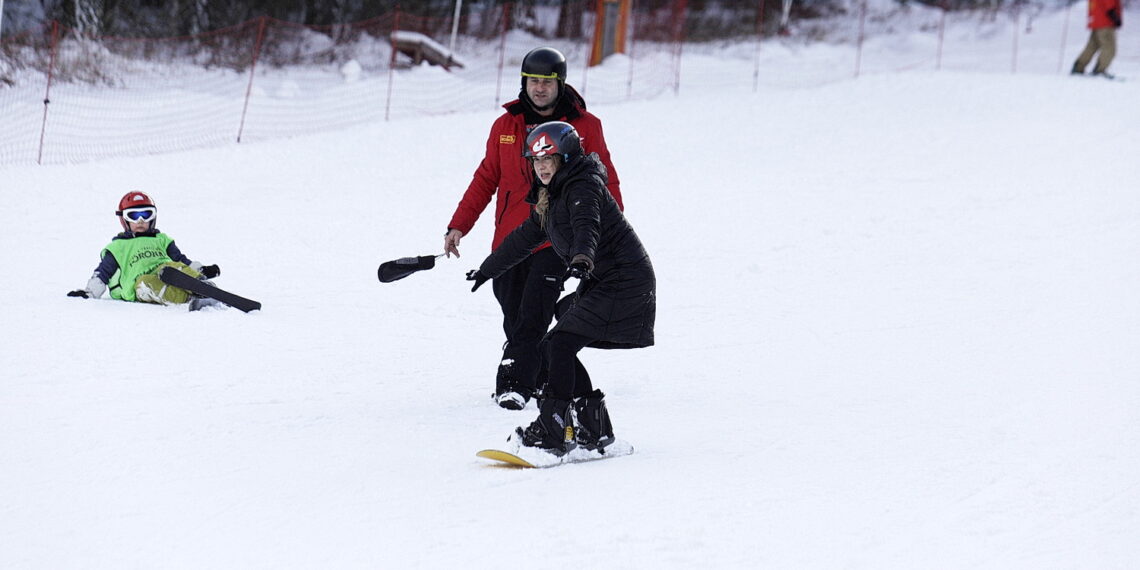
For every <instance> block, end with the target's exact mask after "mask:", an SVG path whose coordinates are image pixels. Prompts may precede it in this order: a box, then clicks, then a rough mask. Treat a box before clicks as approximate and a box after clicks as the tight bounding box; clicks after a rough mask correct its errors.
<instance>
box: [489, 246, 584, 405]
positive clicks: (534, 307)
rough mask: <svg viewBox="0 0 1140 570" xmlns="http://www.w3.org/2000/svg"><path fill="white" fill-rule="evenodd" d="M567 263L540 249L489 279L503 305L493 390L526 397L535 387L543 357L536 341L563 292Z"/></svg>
mask: <svg viewBox="0 0 1140 570" xmlns="http://www.w3.org/2000/svg"><path fill="white" fill-rule="evenodd" d="M564 273H566V264H565V263H564V262H563V261H562V258H560V257H558V254H557V253H555V252H554V249H553V248H549V247H548V248H546V249H541V250H539V251H537V252H535V253H534V254H531V256H530V257H528V258H526V260H524V261H523V262H522V263H519V264H518V265H516V266H514V267H512V268H511V269H510V270H508V271H507V272H506V273H504V274H502V275H500V276H499V277H497V278H496V279H495V280H494V281H493V282H492V288H493V289H494V291H495V298H496V299H498V300H499V306H500V307H502V309H503V332H504V333H506V335H507V342H506V344H504V345H503V358H502V360H501V361H500V364H499V371H498V374H497V375H496V378H495V393H496V394H502V393H503V392H507V391H515V392H519V393H521V394H523V395H525V396H527V397H528V398H529V397H530V396H531V395H532V394H533V393H534V390H535V388H536V387H538V377H539V374H540V372H541V370H542V358H541V353H540V352H539V348H538V345H539V343H540V342H541V341H542V337H543V336H545V335H546V330H547V329H548V328H550V321H551V320H553V319H554V305H555V303H557V302H558V296H559V294H560V293H561V292H562V276H563V274H564Z"/></svg>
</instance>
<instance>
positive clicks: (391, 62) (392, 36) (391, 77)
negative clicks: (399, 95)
mask: <svg viewBox="0 0 1140 570" xmlns="http://www.w3.org/2000/svg"><path fill="white" fill-rule="evenodd" d="M398 31H400V5H399V4H397V5H396V18H395V20H394V23H393V24H392V32H391V33H389V34H388V44H389V48H390V49H391V52H392V56H391V57H390V58H388V100H387V101H385V102H384V120H385V121H388V120H389V119H390V118H391V116H392V84H393V83H395V82H396V53H397V51H396V32H398Z"/></svg>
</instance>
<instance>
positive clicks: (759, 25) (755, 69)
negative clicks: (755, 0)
mask: <svg viewBox="0 0 1140 570" xmlns="http://www.w3.org/2000/svg"><path fill="white" fill-rule="evenodd" d="M757 10H758V11H759V13H758V14H756V61H755V63H754V64H753V66H752V92H753V93H755V92H757V91H759V90H760V40H762V39H764V0H760V7H759V8H757Z"/></svg>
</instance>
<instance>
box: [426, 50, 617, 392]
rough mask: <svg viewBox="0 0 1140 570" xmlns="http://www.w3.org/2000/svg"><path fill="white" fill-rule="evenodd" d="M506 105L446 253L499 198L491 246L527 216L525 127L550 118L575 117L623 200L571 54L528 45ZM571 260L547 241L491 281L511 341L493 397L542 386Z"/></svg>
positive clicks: (585, 143) (586, 145)
mask: <svg viewBox="0 0 1140 570" xmlns="http://www.w3.org/2000/svg"><path fill="white" fill-rule="evenodd" d="M503 108H504V109H506V112H505V113H503V114H502V115H501V116H500V117H499V118H498V119H496V120H495V122H494V124H492V125H491V134H490V136H489V137H487V149H486V152H485V154H484V156H483V161H482V162H480V163H479V167H478V168H477V169H476V170H475V175H474V176H473V177H472V180H471V184H470V185H468V186H467V191H466V192H464V194H463V198H462V199H461V200H460V201H459V206H458V207H456V209H455V213H454V214H453V215H452V216H451V221H450V222H449V223H448V224H447V234H446V235H445V236H444V238H443V250H444V252H445V253H447V255H448V257H450V256H451V254H455V256H456V257H459V241H460V240H461V239H462V238H463V236H465V235H467V234H468V233H469V232H470V231H471V228H472V227H473V226H474V225H475V221H476V220H478V219H479V216H480V215H481V214H482V213H483V210H484V209H486V208H487V205H488V204H490V202H491V198H492V197H494V198H495V210H494V215H495V235H494V238H493V240H492V242H491V249H492V250H494V249H495V248H497V247H499V244H500V243H501V242H502V241H503V238H505V237H506V236H507V234H509V233H511V231H512V230H514V229H515V228H516V227H518V226H519V225H520V224H522V223H523V221H524V220H526V219H527V217H528V216H530V211H531V207H532V205H531V204H529V203H527V202H526V200H525V199H526V196H527V193H528V192H529V191H530V185H531V180H532V179H533V177H534V171H533V169H532V168H531V165H530V163H529V162H528V161H527V159H526V158H525V157H524V156H523V147H524V145H525V143H526V137H527V134H529V133H530V131H531V130H532V129H534V128H535V127H536V126H538V125H540V124H542V123H545V122H548V121H565V122H568V123H570V124H571V125H574V127H575V128H576V129H577V130H578V133H579V135H580V136H581V138H582V147H583V149H584V151H585V152H586V153H587V154H589V153H592V152H593V153H597V154H598V156H599V157H600V158H601V160H602V164H603V165H604V166H605V167H606V171H607V174H608V176H609V179H608V182H607V183H606V187H607V188H608V189H609V191H610V194H612V195H613V197H614V199H615V200H616V201H617V203H618V206H621V205H622V200H621V191H620V187H619V181H618V175H617V171H616V170H614V166H613V163H612V162H610V152H609V149H607V148H606V139H605V137H604V136H603V135H602V122H601V121H600V120H598V118H597V117H595V116H594V115H593V114H591V113H590V112H588V111H586V102H585V100H583V99H582V96H581V95H579V94H578V92H577V91H576V90H575V89H574V88H573V87H571V86H570V85H567V84H566V57H565V56H563V55H562V53H561V52H559V51H558V50H556V49H554V48H549V47H541V48H537V49H534V50H531V51H530V52H529V53H527V54H526V57H524V58H523V61H522V89H521V90H520V92H519V98H518V99H516V100H514V101H511V102H509V103H507V104H505V105H503ZM565 272H566V265H565V264H564V263H563V262H562V260H561V259H560V258H559V257H558V256H557V255H556V254H555V253H554V251H553V250H551V249H550V244H549V243H546V244H543V245H542V246H540V247H539V248H538V249H536V250H535V251H534V253H532V254H531V256H530V257H529V258H527V260H526V261H524V262H522V263H520V264H518V265H516V266H515V267H514V268H512V269H511V270H510V271H508V272H506V273H504V274H503V275H501V276H499V277H497V278H495V279H494V281H493V283H492V288H493V290H494V292H495V298H496V299H498V301H499V305H500V306H501V308H502V310H503V332H504V333H506V336H507V342H506V344H504V345H503V356H502V359H501V360H500V363H499V369H498V373H497V375H496V378H495V394H494V398H495V401H496V403H498V404H499V405H500V406H502V407H503V408H506V409H510V410H521V409H523V408H524V407H525V406H526V403H527V402H528V401H529V400H530V398H531V397H532V396H533V395H534V392H535V389H536V388H538V387H539V385H538V377H539V374H540V371H541V368H542V366H541V358H540V356H539V350H538V344H539V342H540V341H541V340H542V337H543V336H544V335H545V334H546V330H547V328H549V327H550V322H551V320H552V319H553V318H554V305H555V303H556V302H557V301H558V296H559V293H560V292H561V291H562V282H563V281H564V279H563V275H564V274H565Z"/></svg>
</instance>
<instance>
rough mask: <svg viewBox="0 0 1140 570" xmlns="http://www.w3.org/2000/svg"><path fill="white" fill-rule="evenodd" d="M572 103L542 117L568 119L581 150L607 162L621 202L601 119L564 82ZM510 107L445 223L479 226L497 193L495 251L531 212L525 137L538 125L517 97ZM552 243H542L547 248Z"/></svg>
mask: <svg viewBox="0 0 1140 570" xmlns="http://www.w3.org/2000/svg"><path fill="white" fill-rule="evenodd" d="M564 88H565V89H566V91H567V93H566V98H567V99H568V101H569V102H570V104H569V105H568V106H563V105H560V106H559V107H558V109H562V108H564V107H565V108H567V112H565V113H559V112H556V113H555V114H554V115H553V116H551V117H547V118H544V119H543V120H542V122H546V121H566V122H568V123H570V124H571V125H574V128H575V129H577V130H578V136H579V137H581V139H582V150H583V151H584V152H585V153H586V154H589V153H592V152H594V153H597V154H598V157H599V158H601V159H602V164H604V165H605V167H606V171H607V175H608V176H609V180H608V181H607V183H606V187H607V188H609V191H610V194H612V195H613V197H614V200H616V201H617V203H618V206H619V207H621V206H622V200H621V189H620V182H619V181H618V175H617V171H616V170H614V165H613V163H612V162H611V161H610V151H609V149H608V148H606V139H605V136H603V135H602V122H601V121H600V120H598V118H597V117H595V116H594V115H593V114H591V113H590V112H588V111H586V106H585V103H584V102H583V101H582V99H581V96H580V95H578V93H577V91H575V90H574V88H573V87H570V86H569V85H564ZM503 108H505V109H506V110H507V112H506V113H503V114H502V115H501V116H500V117H499V118H498V119H496V120H495V123H494V124H492V125H491V134H490V136H489V137H487V150H486V153H485V154H484V156H483V161H482V162H480V163H479V167H478V168H477V169H476V170H475V175H474V176H473V177H472V179H471V184H470V185H468V186H467V191H466V192H464V193H463V198H462V199H461V200H460V201H459V206H457V207H456V208H455V213H454V214H452V216H451V222H449V223H448V224H447V228H448V230H452V229H456V230H459V231H461V232H463V235H467V234H468V233H470V232H471V228H472V227H474V226H475V221H476V220H478V219H479V216H480V215H481V214H482V213H483V210H485V209H486V208H487V204H489V203H490V202H491V197H492V196H494V197H495V236H494V238H493V239H492V240H491V249H492V250H494V249H495V248H497V247H499V244H500V243H502V241H503V238H505V237H507V234H509V233H511V231H513V230H514V229H515V228H517V227H518V226H519V225H520V224H522V223H523V221H525V220H526V219H527V217H528V216H530V210H531V205H530V204H528V203H526V196H527V193H528V192H530V185H531V180H532V179H533V178H534V170H533V169H532V168H531V165H530V161H528V160H527V159H526V158H525V157H523V149H524V147H525V146H526V137H527V134H529V133H530V131H531V129H533V128H534V127H535V126H537V125H538V123H534V124H527V120H526V117H527V115H531V113H526V112H525V107H524V103H522V102H521V101H520V100H518V99H516V100H514V101H511V102H510V103H507V104H505V105H503ZM549 245H550V244H549V243H546V244H543V245H542V247H540V248H538V249H542V248H543V247H548V246H549Z"/></svg>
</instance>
